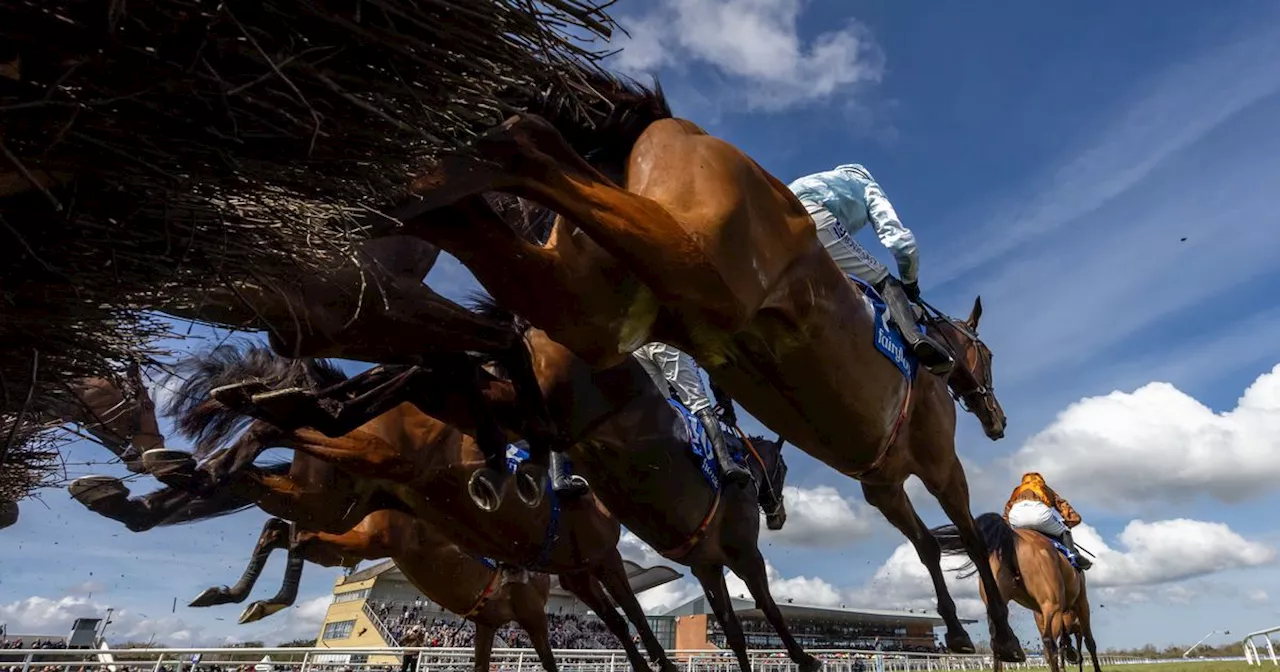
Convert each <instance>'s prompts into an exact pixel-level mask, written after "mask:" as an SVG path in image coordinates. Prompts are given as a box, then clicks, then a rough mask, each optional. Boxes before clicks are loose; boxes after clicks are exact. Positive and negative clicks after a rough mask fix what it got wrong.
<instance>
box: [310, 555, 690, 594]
mask: <svg viewBox="0 0 1280 672" xmlns="http://www.w3.org/2000/svg"><path fill="white" fill-rule="evenodd" d="M622 566H623V568H624V569H626V571H627V582H628V583H630V584H631V590H632V591H633V592H635V593H636V594H637V595H639V594H640V593H643V592H644V591H646V590H649V589H650V588H656V587H658V586H661V585H662V584H664V583H670V582H672V581H675V580H676V579H678V578H680V577H681V576H684V575H683V574H681V573H680V572H677V571H676V570H674V569H672V568H671V567H668V566H666V565H654V566H652V567H641V566H640V565H638V564H636V563H634V562H631V561H630V560H623V561H622ZM386 572H394V574H393V576H394V577H395V578H396V579H399V580H407V579H405V578H404V575H403V574H401V573H400V569H399V568H397V567H396V563H395V561H393V560H383V561H382V562H379V563H377V564H374V565H370V566H369V567H366V568H364V569H362V570H360V571H357V572H352V574H351V576H348V577H345V578H343V579H342V581H341V582H339V583H338V584H337V585H336V586H335V592H341V591H339V590H338V589H340V588H341V587H342V586H344V585H346V584H348V583H358V582H360V581H365V580H367V579H372V578H373V577H375V576H379V575H381V574H384V573H386ZM551 594H552V595H569V594H570V593H569V591H567V590H565V589H564V588H561V587H560V579H559V578H558V577H554V576H553V577H552V580H551Z"/></svg>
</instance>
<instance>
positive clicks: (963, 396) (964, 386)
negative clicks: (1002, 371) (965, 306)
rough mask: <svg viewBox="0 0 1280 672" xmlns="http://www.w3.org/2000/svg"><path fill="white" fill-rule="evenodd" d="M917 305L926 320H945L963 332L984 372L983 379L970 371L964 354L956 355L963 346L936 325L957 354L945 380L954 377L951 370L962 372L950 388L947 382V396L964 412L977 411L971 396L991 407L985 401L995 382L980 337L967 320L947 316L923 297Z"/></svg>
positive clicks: (992, 392) (991, 394)
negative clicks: (974, 408)
mask: <svg viewBox="0 0 1280 672" xmlns="http://www.w3.org/2000/svg"><path fill="white" fill-rule="evenodd" d="M920 305H922V306H924V308H925V310H926V311H927V313H926V317H927V318H928V320H929V322H930V323H933V324H937V323H938V322H945V323H947V324H948V325H949V326H951V327H952V328H953V329H955V330H956V331H959V332H960V333H962V334H964V335H965V337H967V338H968V339H969V340H970V341H972V342H973V344H974V349H975V350H976V351H977V355H978V365H979V366H980V367H982V369H983V370H984V371H985V372H986V375H985V376H984V377H983V378H985V380H980V379H979V378H978V375H977V374H976V373H974V371H973V369H971V368H969V363H968V362H967V361H965V359H966V358H962V357H959V355H960V353H962V352H964V350H963V349H962V348H960V347H958V345H957V343H956V342H955V341H954V340H952V338H951V332H950V330H948V329H938V333H939V335H941V336H942V340H944V341H946V343H947V348H948V349H949V350H951V352H952V354H954V355H956V357H957V361H956V366H955V367H954V368H953V369H952V372H951V375H950V376H949V377H948V382H951V380H954V379H955V378H956V375H955V374H956V372H957V371H959V372H960V373H962V374H963V375H962V376H961V377H960V380H958V381H957V383H958V384H957V385H955V386H954V388H953V387H952V386H951V385H948V386H947V393H948V394H950V395H951V398H952V399H954V400H955V401H956V403H958V404H960V407H961V408H963V409H964V410H965V411H966V412H969V413H973V414H974V415H977V412H975V411H974V410H973V407H974V406H976V405H977V404H976V403H975V397H976V401H980V402H982V405H983V406H985V407H986V408H987V409H988V410H992V411H994V408H992V405H991V403H990V402H989V401H988V399H989V398H990V397H993V396H995V384H994V383H993V381H992V380H991V351H990V350H988V349H987V347H986V345H984V344H983V343H982V340H981V339H979V338H978V334H977V333H975V332H974V331H973V330H972V329H970V328H969V326H968V325H967V324H965V323H963V322H961V321H959V320H956V319H953V318H951V317H948V316H947V315H946V314H945V313H943V312H942V311H940V310H938V309H937V308H934V307H933V306H931V305H929V304H928V303H926V302H924V301H921V302H920ZM929 313H932V314H929Z"/></svg>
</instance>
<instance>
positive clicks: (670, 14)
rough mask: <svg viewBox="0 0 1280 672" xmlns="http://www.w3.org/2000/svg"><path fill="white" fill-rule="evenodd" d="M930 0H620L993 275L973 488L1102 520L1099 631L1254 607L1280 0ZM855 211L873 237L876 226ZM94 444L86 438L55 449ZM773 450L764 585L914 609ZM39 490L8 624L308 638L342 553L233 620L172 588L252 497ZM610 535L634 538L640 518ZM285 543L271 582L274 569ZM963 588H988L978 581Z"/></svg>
mask: <svg viewBox="0 0 1280 672" xmlns="http://www.w3.org/2000/svg"><path fill="white" fill-rule="evenodd" d="M922 7H923V6H922V5H919V4H916V5H912V6H907V5H904V4H903V3H870V2H864V1H861V0H853V1H849V0H839V1H832V2H800V1H799V0H726V1H724V2H711V1H710V0H654V1H652V2H641V1H638V0H632V1H631V2H622V3H619V4H618V5H617V9H616V12H615V13H616V15H617V16H618V17H619V18H620V19H622V20H623V24H624V25H625V26H627V27H628V28H629V29H630V31H631V37H630V38H629V39H628V38H619V40H618V42H619V44H620V45H623V46H625V49H624V51H623V52H622V53H621V54H620V55H619V56H618V57H617V60H616V65H617V66H618V67H619V68H622V69H624V70H626V71H628V72H633V73H636V74H644V73H650V72H656V73H657V74H659V75H660V77H661V79H662V83H663V86H664V88H665V89H666V91H667V93H668V96H669V97H670V99H671V102H672V105H673V107H674V109H675V111H676V113H677V114H678V115H680V116H683V117H687V118H690V119H692V120H694V121H696V122H697V123H699V124H701V125H703V126H704V127H705V128H707V129H708V130H709V131H710V132H712V133H713V134H715V135H718V136H720V137H723V138H725V139H727V140H729V141H730V142H733V143H734V144H736V145H738V146H739V147H741V148H743V149H744V150H745V151H746V152H748V153H749V154H750V155H751V156H752V157H754V158H755V159H756V160H757V161H759V162H760V163H761V165H763V166H764V167H765V168H766V169H767V170H769V171H771V172H772V173H774V174H775V175H777V176H778V177H779V178H780V179H782V180H784V181H789V180H791V179H794V178H795V177H798V176H800V175H803V174H805V173H808V172H814V171H818V170H824V169H827V168H830V167H832V166H834V165H836V164H838V163H847V162H859V163H862V164H864V165H866V166H867V167H868V168H869V169H870V170H871V171H872V173H873V174H874V175H875V176H876V178H877V179H878V180H879V181H880V182H881V184H882V186H883V187H884V189H885V191H886V193H887V194H888V196H889V198H890V199H891V200H892V201H893V203H894V205H895V207H896V209H897V211H898V213H899V215H900V216H901V217H902V220H903V222H904V223H905V224H906V225H907V226H908V227H910V228H911V229H912V230H913V231H914V232H915V233H916V235H917V237H918V239H919V242H920V247H921V283H922V286H923V288H924V290H925V293H926V296H927V298H928V299H929V300H930V301H931V302H932V303H934V304H935V305H938V306H939V307H941V308H943V309H944V310H948V311H950V312H953V313H955V314H956V315H957V316H964V315H966V314H967V313H968V310H969V307H970V306H971V304H972V301H973V298H974V296H975V295H978V294H981V295H982V297H983V303H984V306H985V314H984V318H983V323H982V328H981V332H982V334H983V336H984V338H985V340H986V341H987V343H988V344H989V345H990V346H991V348H992V350H993V351H994V353H995V355H996V357H995V365H996V387H997V390H998V392H999V395H1000V398H1001V401H1002V403H1003V405H1004V407H1005V410H1006V412H1007V413H1008V416H1009V421H1010V426H1009V432H1008V436H1007V437H1006V438H1005V439H1003V440H1001V441H999V442H994V443H993V442H991V441H989V440H987V439H986V438H985V437H983V435H982V434H981V431H980V428H979V426H978V423H977V422H976V420H974V419H973V418H972V417H971V416H967V415H966V416H962V418H961V427H960V429H959V433H958V445H959V447H960V450H961V453H962V457H963V459H964V461H965V463H966V466H967V468H968V472H969V478H970V482H971V487H972V489H973V507H974V510H975V512H980V511H987V510H996V509H998V508H999V507H1000V506H1001V505H1002V504H1003V500H1004V498H1005V497H1006V496H1007V494H1008V492H1009V490H1010V489H1011V488H1012V487H1013V485H1014V483H1015V481H1016V475H1017V473H1020V471H1021V470H1022V469H1024V468H1036V469H1037V470H1039V471H1041V472H1042V473H1044V474H1045V475H1046V477H1047V478H1048V479H1049V481H1050V483H1051V484H1053V485H1054V486H1055V487H1056V488H1058V489H1059V491H1060V492H1061V493H1062V494H1063V495H1064V496H1066V497H1067V498H1069V499H1071V501H1072V503H1073V504H1074V505H1075V507H1076V508H1077V509H1078V510H1079V511H1080V512H1081V513H1082V515H1083V516H1084V518H1085V521H1086V524H1087V525H1089V529H1086V530H1082V531H1081V532H1080V533H1078V537H1079V538H1080V540H1081V541H1082V542H1083V543H1084V544H1085V545H1086V546H1088V547H1089V548H1090V549H1091V550H1094V551H1095V552H1100V555H1101V556H1102V557H1101V558H1100V560H1099V565H1098V568H1097V569H1096V570H1095V571H1094V573H1093V577H1092V578H1093V582H1092V589H1093V590H1094V592H1095V593H1096V594H1095V596H1094V597H1093V602H1094V604H1095V612H1096V613H1095V623H1096V625H1095V630H1096V632H1097V634H1098V640H1099V644H1100V645H1101V646H1102V647H1104V648H1105V647H1107V646H1131V645H1140V644H1143V643H1146V642H1152V643H1156V644H1166V643H1175V642H1194V641H1196V640H1197V639H1199V638H1200V637H1201V636H1203V635H1204V634H1205V633H1207V632H1209V631H1211V630H1219V631H1221V630H1230V631H1231V632H1232V638H1234V635H1236V634H1243V633H1244V632H1246V631H1249V630H1253V629H1256V628H1259V627H1264V626H1269V625H1271V624H1272V622H1273V621H1274V620H1275V619H1276V618H1277V616H1278V614H1277V607H1276V603H1275V601H1274V600H1275V599H1277V598H1280V594H1268V592H1271V593H1275V592H1276V591H1275V590H1274V589H1271V586H1274V585H1275V583H1276V581H1277V579H1280V569H1278V568H1277V565H1276V557H1277V556H1276V550H1275V548H1276V545H1277V543H1280V528H1277V525H1276V523H1275V519H1274V516H1271V515H1269V512H1271V511H1274V510H1275V507H1276V506H1277V504H1280V497H1278V496H1277V490H1278V489H1280V485H1277V484H1280V459H1277V458H1276V457H1275V455H1277V454H1280V439H1277V438H1276V437H1280V382H1278V380H1277V379H1278V378H1280V371H1277V372H1276V374H1275V375H1268V374H1271V373H1272V370H1273V368H1275V367H1276V366H1277V364H1280V346H1277V345H1276V343H1280V309H1277V308H1275V302H1274V300H1273V299H1272V296H1273V295H1274V292H1275V290H1276V289H1277V288H1280V267H1278V266H1277V265H1276V264H1275V263H1274V261H1273V260H1275V259H1277V258H1280V226H1278V222H1277V219H1278V215H1277V214H1276V213H1277V209H1276V207H1275V206H1274V203H1273V200H1272V199H1273V197H1274V195H1275V185H1276V184H1277V183H1278V180H1280V122H1277V121H1276V120H1277V119H1280V95H1278V94H1280V69H1277V68H1275V63H1277V62H1280V8H1277V7H1276V6H1275V5H1274V3H1270V2H1263V1H1249V0H1237V2H1233V3H1228V4H1221V5H1213V6H1210V5H1207V4H1205V3H1193V2H1184V1H1181V0H1177V1H1169V2H1164V3H1161V4H1160V11H1159V12H1153V11H1152V9H1153V5H1151V4H1150V3H1102V2H1091V3H1074V4H1071V5H1045V4H1043V3H1030V4H1028V3H1015V2H987V3H977V4H974V3H967V4H964V5H963V6H962V5H959V4H956V3H930V4H929V6H928V9H927V11H922ZM1184 237H1185V238H1186V240H1185V241H1182V240H1181V239H1182V238H1184ZM860 239H861V240H862V242H863V243H864V245H866V246H867V248H868V249H870V250H871V251H872V252H873V253H875V254H877V256H880V257H881V258H882V259H884V260H886V261H887V260H888V259H889V257H888V255H887V254H885V253H884V250H883V248H881V247H880V246H879V244H878V243H877V242H876V241H875V239H874V237H873V236H871V235H870V232H864V233H863V234H862V235H861V236H860ZM428 282H429V283H430V284H431V285H432V286H434V287H436V288H437V289H438V290H440V291H442V292H443V293H445V294H446V295H452V296H461V295H463V294H465V293H466V292H467V291H469V289H470V287H471V286H472V285H471V282H472V281H471V280H470V278H469V275H468V274H467V273H466V272H465V271H464V270H463V269H461V268H460V267H459V266H458V265H457V264H456V262H454V261H453V260H452V259H446V260H444V261H442V262H441V264H440V265H439V266H438V267H437V268H436V270H434V271H433V272H432V275H431V276H430V277H429V278H428ZM1255 383H1256V384H1255ZM1246 389H1248V390H1249V391H1248V393H1246ZM98 455H99V453H98V452H96V451H95V449H93V448H90V447H79V448H77V449H76V450H75V451H74V452H73V454H72V457H71V461H72V462H73V463H74V462H83V461H85V460H89V459H96V458H97V457H98ZM789 459H790V461H791V464H792V468H791V472H790V477H789V481H790V485H792V486H795V487H796V488H797V490H795V491H793V492H792V495H791V496H792V497H793V498H792V500H791V502H790V504H791V507H792V510H793V515H792V519H791V521H789V523H788V529H787V530H785V531H784V532H783V533H781V534H779V535H776V536H767V537H765V538H764V539H763V540H762V544H765V552H766V555H767V557H768V559H769V562H770V564H771V566H772V568H773V570H774V573H775V576H774V579H775V580H774V589H775V592H776V593H778V594H783V595H787V596H794V597H795V599H796V601H797V602H801V601H814V602H827V603H849V604H863V605H866V606H881V607H895V606H903V607H921V606H931V604H932V602H931V600H930V593H929V589H928V584H927V583H925V582H923V581H922V578H923V577H922V576H921V575H920V574H919V567H918V565H917V564H916V563H915V560H914V558H913V556H912V554H911V553H910V552H905V551H904V550H903V549H902V548H901V543H902V539H901V538H900V537H899V536H898V535H897V533H896V532H894V531H892V530H891V529H890V528H888V526H887V525H886V524H884V523H883V521H881V520H880V518H879V516H878V514H876V513H874V512H872V511H869V510H868V509H867V508H866V507H865V505H863V504H862V503H861V499H860V491H859V489H858V487H857V485H856V484H855V483H853V482H851V481H849V480H847V479H845V478H843V477H841V476H838V475H837V474H835V473H834V472H832V471H831V470H830V469H828V468H826V467H823V466H821V465H819V464H817V463H816V462H814V461H813V460H812V459H810V458H808V457H807V456H804V455H802V454H800V453H799V452H798V451H793V452H791V453H790V456H789ZM70 469H71V470H72V471H73V472H75V473H88V472H90V471H98V472H101V471H107V472H110V471H111V469H110V468H108V467H101V466H83V465H77V464H73V465H72V466H71V467H70ZM146 487H148V486H143V485H140V486H139V488H142V489H146ZM910 492H911V494H912V497H913V500H914V501H915V502H916V505H917V507H918V508H919V509H920V510H921V512H922V515H923V516H924V517H925V518H926V521H927V522H929V523H930V524H940V523H942V522H944V521H943V518H942V516H941V514H940V512H939V511H938V509H937V507H936V506H935V505H934V504H933V503H932V502H931V501H930V500H929V497H928V495H927V493H925V492H924V491H923V489H922V488H919V487H918V484H916V485H913V487H912V488H911V490H910ZM43 501H44V502H45V503H46V504H47V508H46V506H42V505H41V504H39V503H27V504H25V505H24V507H23V514H22V516H23V517H22V520H21V522H20V523H19V524H18V525H17V526H16V527H14V528H11V529H9V530H6V531H4V532H3V533H0V534H3V535H4V539H5V543H4V544H3V545H2V547H0V566H3V567H4V571H3V575H2V576H0V622H2V621H7V622H9V624H10V629H11V630H12V631H21V630H28V631H30V630H33V629H34V630H42V631H48V632H50V633H52V634H63V633H64V631H65V630H66V629H67V627H68V625H69V618H70V617H71V616H73V615H81V614H82V613H84V612H91V611H93V610H94V609H96V608H99V607H101V606H107V605H110V606H115V607H116V608H117V609H119V610H122V611H123V612H125V614H124V615H123V616H122V617H121V618H120V619H119V625H118V627H119V629H120V632H119V633H118V635H117V636H118V637H119V638H123V637H126V636H127V637H129V638H133V639H139V638H140V639H144V640H145V639H147V637H148V636H149V634H150V633H152V632H158V635H157V636H158V637H159V638H160V639H163V640H165V641H168V642H170V643H172V644H180V643H184V641H189V642H208V641H214V640H220V639H223V638H227V637H231V638H236V639H258V638H265V639H267V640H268V642H269V643H274V641H278V640H280V639H289V638H292V637H294V636H312V635H314V632H315V624H316V623H317V620H316V619H317V618H318V616H319V615H321V614H322V613H323V609H324V602H325V599H326V596H327V594H328V592H329V588H330V586H331V584H332V581H333V579H334V578H335V577H336V576H337V574H336V572H334V571H331V570H323V569H320V568H314V567H308V569H307V576H306V578H305V580H304V583H303V592H302V597H301V598H300V600H299V602H300V606H299V607H298V608H296V609H293V610H290V611H288V612H285V613H282V614H279V615H277V616H275V617H273V618H271V619H268V620H267V621H265V622H264V623H262V624H260V625H255V626H236V625H235V618H236V616H237V615H238V609H237V608H236V607H224V608H215V609H206V610H195V609H187V608H185V607H184V606H182V605H183V604H184V603H185V601H186V600H187V599H189V598H190V597H192V596H194V595H195V594H196V593H197V592H198V591H199V590H200V589H201V588H203V587H204V586H205V585H207V584H211V583H217V584H223V583H230V582H232V581H234V580H235V578H236V577H237V576H238V572H239V571H240V569H241V567H242V563H243V562H244V561H245V559H246V557H247V553H248V551H249V549H250V547H251V546H252V544H253V542H254V539H255V538H256V534H257V530H258V526H259V525H260V523H261V521H262V519H263V516H262V515H261V514H260V513H256V512H255V513H246V514H241V515H239V516H235V517H232V518H227V519H223V520H219V521H213V522H210V523H205V524H200V525H197V526H189V527H181V528H175V529H168V530H157V531H153V532H149V533H147V534H144V535H132V534H130V533H128V532H127V531H125V530H123V529H122V528H117V527H115V526H114V525H113V524H109V522H108V521H103V520H100V519H98V518H96V517H95V516H93V515H91V514H88V513H86V512H84V511H83V510H82V509H81V508H80V507H79V505H77V504H75V503H74V502H71V501H70V500H69V498H68V497H67V496H66V494H65V493H64V492H48V493H45V494H44V497H43ZM626 549H627V551H628V552H629V553H630V554H632V555H633V556H636V557H642V556H643V555H645V550H644V549H643V548H641V547H640V546H639V545H638V544H635V543H633V542H632V540H630V539H629V540H628V543H627V545H626ZM1103 549H1106V550H1103ZM282 566H283V560H281V559H277V560H276V561H275V562H273V563H272V565H271V566H270V568H269V571H268V572H267V574H266V575H265V576H264V578H263V580H262V582H261V583H260V585H261V586H262V588H261V589H260V590H259V591H258V593H257V595H260V596H266V595H270V594H271V593H272V592H274V589H275V587H276V585H278V584H277V583H276V581H277V580H278V576H279V571H280V569H281V567H282ZM689 589H690V585H689V584H684V583H682V584H677V585H674V586H668V587H667V588H666V589H664V590H661V591H658V592H657V593H655V594H653V595H650V596H647V598H646V599H647V600H648V601H649V602H650V603H659V602H666V603H671V602H674V601H678V600H679V599H681V598H683V597H685V596H686V595H688V592H687V591H688V590H689ZM1269 589H1270V590H1269ZM955 591H956V594H957V595H958V596H960V597H962V598H964V599H963V600H962V604H964V605H965V608H967V609H969V610H972V609H974V608H975V606H976V604H977V603H976V600H975V599H974V598H976V593H975V591H974V586H973V585H972V584H971V582H958V583H956V584H955ZM90 593H91V595H90ZM174 597H177V598H178V607H177V609H176V610H175V611H173V612H172V613H171V605H172V600H173V598H174ZM1102 605H1105V606H1102ZM1014 612H1015V627H1016V628H1017V629H1018V630H1019V633H1020V634H1021V635H1022V636H1023V637H1024V638H1030V637H1032V634H1033V631H1032V627H1033V626H1032V623H1031V619H1030V617H1029V616H1028V615H1027V614H1026V613H1025V612H1024V611H1021V610H1019V609H1015V610H1014ZM115 627H117V626H113V628H115ZM972 630H973V634H974V635H975V636H982V635H984V634H985V633H984V632H983V631H984V630H985V628H981V627H974V628H973V629H972ZM166 633H169V635H168V636H167V637H166V636H165V635H166ZM174 633H178V634H174ZM181 633H185V635H184V634H181ZM1223 639H1224V637H1223V636H1221V635H1218V636H1215V637H1214V638H1212V639H1211V640H1210V641H1215V640H1216V641H1221V640H1223Z"/></svg>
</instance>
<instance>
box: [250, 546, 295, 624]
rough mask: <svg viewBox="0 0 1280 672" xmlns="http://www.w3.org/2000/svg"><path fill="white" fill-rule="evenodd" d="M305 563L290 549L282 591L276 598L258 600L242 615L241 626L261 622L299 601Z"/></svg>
mask: <svg viewBox="0 0 1280 672" xmlns="http://www.w3.org/2000/svg"><path fill="white" fill-rule="evenodd" d="M303 564H305V561H304V559H303V557H302V554H301V553H299V552H298V551H297V550H296V549H292V548H291V549H289V560H288V562H287V563H286V564H285V567H284V579H282V580H281V582H280V591H279V592H277V593H276V594H275V596H274V597H272V598H270V599H266V600H258V601H257V602H254V603H253V604H250V605H249V606H248V607H245V610H244V612H242V613H241V614H240V624H241V625H243V624H245V623H252V622H254V621H260V620H262V619H264V618H266V617H268V616H270V615H271V614H274V613H276V612H277V611H280V610H281V609H284V608H286V607H289V606H292V605H293V603H294V601H295V600H297V599H298V584H300V583H301V582H302V566H303Z"/></svg>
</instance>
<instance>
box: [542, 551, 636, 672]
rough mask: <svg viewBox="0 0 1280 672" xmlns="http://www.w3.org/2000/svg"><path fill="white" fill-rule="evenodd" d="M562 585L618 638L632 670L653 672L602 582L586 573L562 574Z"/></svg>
mask: <svg viewBox="0 0 1280 672" xmlns="http://www.w3.org/2000/svg"><path fill="white" fill-rule="evenodd" d="M560 585H561V586H562V587H563V588H564V589H565V590H568V591H569V592H571V593H573V594H574V595H576V596H577V597H578V599H580V600H582V603H583V604H585V605H587V608H588V609H590V610H592V611H594V612H595V613H596V616H598V617H599V618H600V620H601V621H604V624H605V627H607V628H608V629H609V632H611V633H613V636H614V637H617V638H618V642H619V643H620V644H621V645H622V649H623V650H624V651H626V652H627V660H628V661H629V662H630V663H631V669H632V670H635V672H651V669H650V668H649V663H647V662H645V659H644V656H642V655H640V649H638V648H636V643H635V642H633V641H631V633H630V632H628V631H627V622H626V621H625V620H623V618H622V616H619V615H618V610H617V608H616V607H615V606H614V604H613V602H612V601H611V600H610V599H609V596H608V595H606V594H605V592H604V589H603V588H602V587H601V586H600V582H599V581H597V580H596V578H595V577H593V576H591V575H590V574H587V573H585V572H578V573H575V574H561V575H560Z"/></svg>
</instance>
